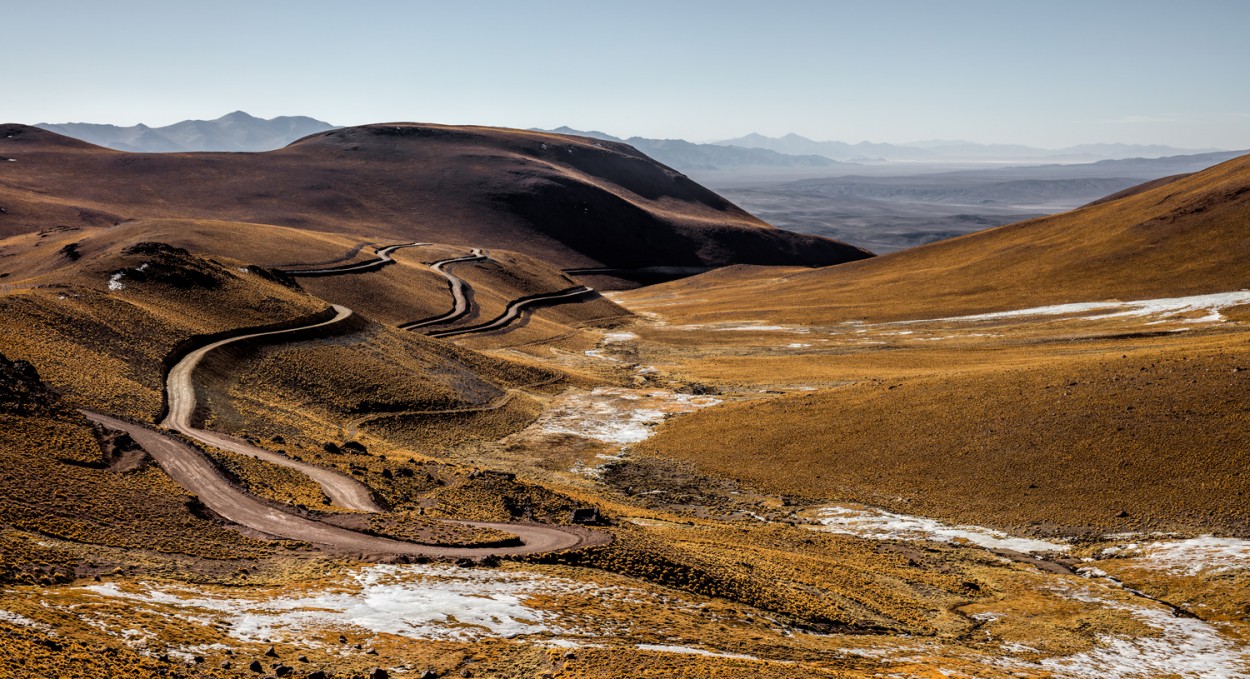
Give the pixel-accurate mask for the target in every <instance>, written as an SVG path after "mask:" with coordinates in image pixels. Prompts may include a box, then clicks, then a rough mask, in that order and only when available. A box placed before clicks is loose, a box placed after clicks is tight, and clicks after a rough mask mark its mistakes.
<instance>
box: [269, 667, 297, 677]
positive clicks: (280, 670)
mask: <svg viewBox="0 0 1250 679" xmlns="http://www.w3.org/2000/svg"><path fill="white" fill-rule="evenodd" d="M294 671H295V668H294V667H291V666H289V665H278V666H277V667H275V668H273V673H274V674H276V675H278V676H279V677H285V676H289V675H290V674H291V673H292V672H294Z"/></svg>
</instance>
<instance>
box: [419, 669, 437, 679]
mask: <svg viewBox="0 0 1250 679" xmlns="http://www.w3.org/2000/svg"><path fill="white" fill-rule="evenodd" d="M421 679H438V672H435V671H434V670H426V671H424V672H422V673H421Z"/></svg>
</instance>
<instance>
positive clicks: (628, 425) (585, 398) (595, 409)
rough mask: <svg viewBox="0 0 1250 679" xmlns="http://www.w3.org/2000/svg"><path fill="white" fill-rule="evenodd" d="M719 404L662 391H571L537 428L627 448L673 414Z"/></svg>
mask: <svg viewBox="0 0 1250 679" xmlns="http://www.w3.org/2000/svg"><path fill="white" fill-rule="evenodd" d="M720 402H721V401H720V399H718V398H715V397H712V396H692V395H690V394H677V393H673V392H669V391H663V390H651V391H645V390H634V389H622V388H617V387H596V388H595V389H594V390H593V391H589V392H587V391H581V390H572V391H570V392H566V394H565V395H564V396H562V397H561V398H560V401H559V404H558V405H557V406H556V407H555V408H553V409H551V410H549V411H548V412H546V413H544V414H543V416H542V417H540V418H539V420H538V422H536V423H535V426H537V427H538V428H539V430H540V431H542V432H543V433H545V434H572V435H575V436H581V437H584V438H589V439H594V440H596V441H602V442H604V443H615V444H620V445H628V444H631V443H638V442H640V441H643V440H645V439H647V438H648V437H650V436H651V433H652V428H653V427H654V426H655V425H656V424H659V423H660V422H662V421H663V420H664V419H665V418H667V417H669V416H670V415H674V414H676V413H684V412H691V411H693V410H697V409H699V408H706V407H708V406H713V405H716V404H718V403H720Z"/></svg>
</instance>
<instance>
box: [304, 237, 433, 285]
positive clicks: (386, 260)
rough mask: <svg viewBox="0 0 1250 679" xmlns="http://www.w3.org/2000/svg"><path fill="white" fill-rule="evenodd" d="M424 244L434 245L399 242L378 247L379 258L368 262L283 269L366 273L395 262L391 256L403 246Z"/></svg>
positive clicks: (315, 273) (332, 273)
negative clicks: (314, 267)
mask: <svg viewBox="0 0 1250 679" xmlns="http://www.w3.org/2000/svg"><path fill="white" fill-rule="evenodd" d="M422 245H432V243H399V244H396V245H387V246H385V247H381V248H378V249H377V253H378V256H377V259H371V260H369V261H367V262H357V263H356V264H343V265H341V266H331V267H327V268H324V269H282V273H284V274H286V275H288V276H297V277H298V276H304V277H309V278H310V277H314V276H339V275H342V274H350V273H366V272H369V271H377V270H378V269H381V268H382V267H384V266H386V265H387V264H394V263H395V259H394V258H393V257H391V253H393V252H395V251H396V250H399V249H402V248H415V247H420V246H422Z"/></svg>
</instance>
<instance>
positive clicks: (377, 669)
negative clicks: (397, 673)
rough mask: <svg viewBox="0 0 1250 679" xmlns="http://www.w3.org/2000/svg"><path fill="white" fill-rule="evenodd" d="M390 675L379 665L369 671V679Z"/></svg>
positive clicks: (386, 678) (388, 676) (381, 678)
mask: <svg viewBox="0 0 1250 679" xmlns="http://www.w3.org/2000/svg"><path fill="white" fill-rule="evenodd" d="M390 677H391V674H390V672H387V671H386V670H384V669H382V668H381V667H375V668H373V671H372V672H370V673H369V679H390Z"/></svg>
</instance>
